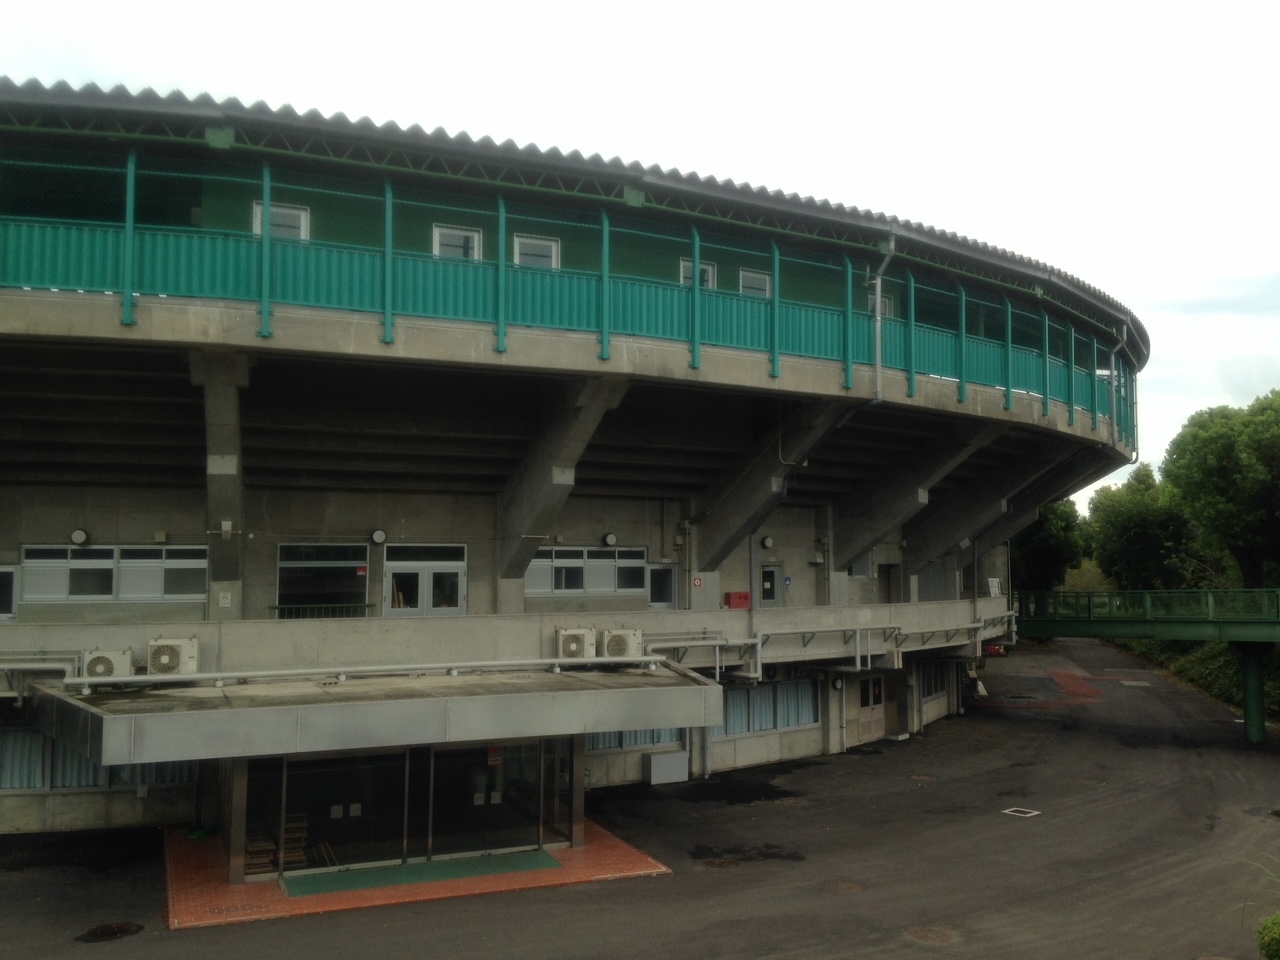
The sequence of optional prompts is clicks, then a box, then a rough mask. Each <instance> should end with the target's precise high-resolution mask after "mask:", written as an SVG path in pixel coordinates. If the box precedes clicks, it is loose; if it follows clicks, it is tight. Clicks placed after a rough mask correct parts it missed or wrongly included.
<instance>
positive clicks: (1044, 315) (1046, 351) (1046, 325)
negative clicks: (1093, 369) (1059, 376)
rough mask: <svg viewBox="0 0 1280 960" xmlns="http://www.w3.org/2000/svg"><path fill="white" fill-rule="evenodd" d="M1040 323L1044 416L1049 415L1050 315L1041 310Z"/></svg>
mask: <svg viewBox="0 0 1280 960" xmlns="http://www.w3.org/2000/svg"><path fill="white" fill-rule="evenodd" d="M1040 323H1041V326H1042V327H1043V328H1044V331H1043V332H1044V344H1043V346H1044V415H1045V416H1046V417H1047V416H1048V415H1049V314H1048V312H1047V311H1046V310H1045V309H1044V308H1043V307H1041V308H1040Z"/></svg>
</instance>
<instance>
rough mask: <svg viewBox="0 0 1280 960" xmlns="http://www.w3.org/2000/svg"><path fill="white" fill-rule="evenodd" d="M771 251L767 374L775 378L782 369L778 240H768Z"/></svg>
mask: <svg viewBox="0 0 1280 960" xmlns="http://www.w3.org/2000/svg"><path fill="white" fill-rule="evenodd" d="M769 246H770V247H771V248H772V252H773V280H772V281H770V282H771V285H772V289H771V290H770V291H769V292H770V293H771V294H772V296H771V297H770V303H769V354H770V356H769V376H771V377H774V378H775V379H776V378H777V376H778V374H779V373H781V371H782V304H781V302H780V298H781V295H782V294H781V286H782V284H781V283H780V281H781V279H782V277H781V272H782V271H781V262H780V255H779V253H778V242H777V241H776V240H770V241H769Z"/></svg>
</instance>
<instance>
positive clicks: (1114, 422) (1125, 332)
mask: <svg viewBox="0 0 1280 960" xmlns="http://www.w3.org/2000/svg"><path fill="white" fill-rule="evenodd" d="M1128 342H1129V321H1128V320H1126V321H1125V322H1124V327H1123V328H1122V329H1121V331H1120V341H1119V342H1118V343H1117V344H1116V345H1115V346H1114V347H1112V348H1111V446H1113V447H1115V446H1118V445H1119V443H1120V411H1119V409H1118V405H1119V403H1120V386H1119V384H1118V383H1117V382H1116V354H1117V353H1119V352H1120V351H1121V350H1122V349H1123V348H1124V346H1125V344H1127V343H1128Z"/></svg>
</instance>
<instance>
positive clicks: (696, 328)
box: [689, 226, 702, 370]
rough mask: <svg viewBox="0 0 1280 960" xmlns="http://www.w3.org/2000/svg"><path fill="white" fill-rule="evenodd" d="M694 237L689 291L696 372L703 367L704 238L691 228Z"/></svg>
mask: <svg viewBox="0 0 1280 960" xmlns="http://www.w3.org/2000/svg"><path fill="white" fill-rule="evenodd" d="M689 231H690V233H691V234H692V237H693V276H692V277H690V278H689V279H690V283H689V286H690V287H692V288H693V289H692V290H690V291H689V296H690V297H691V298H692V299H691V300H690V301H689V366H690V367H692V368H693V369H694V370H698V369H701V367H702V237H701V235H700V234H699V233H698V228H697V227H694V226H691V227H690V228H689Z"/></svg>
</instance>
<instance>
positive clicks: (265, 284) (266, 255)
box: [258, 162, 271, 340]
mask: <svg viewBox="0 0 1280 960" xmlns="http://www.w3.org/2000/svg"><path fill="white" fill-rule="evenodd" d="M258 312H259V313H261V314H262V322H261V324H260V325H259V326H258V336H260V337H262V338H263V339H264V340H265V339H270V337H271V164H269V163H266V162H264V163H263V164H262V304H261V305H260V306H259V307H258Z"/></svg>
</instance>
